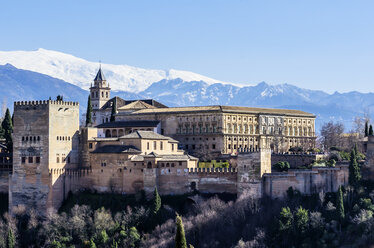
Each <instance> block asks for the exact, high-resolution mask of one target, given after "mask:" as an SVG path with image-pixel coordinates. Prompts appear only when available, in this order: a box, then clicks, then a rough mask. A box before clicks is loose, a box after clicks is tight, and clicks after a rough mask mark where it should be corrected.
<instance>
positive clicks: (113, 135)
mask: <svg viewBox="0 0 374 248" xmlns="http://www.w3.org/2000/svg"><path fill="white" fill-rule="evenodd" d="M112 137H117V130H116V129H114V130H113V131H112Z"/></svg>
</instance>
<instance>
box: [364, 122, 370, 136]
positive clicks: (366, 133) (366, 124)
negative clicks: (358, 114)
mask: <svg viewBox="0 0 374 248" xmlns="http://www.w3.org/2000/svg"><path fill="white" fill-rule="evenodd" d="M368 135H369V123H368V121H366V122H365V137H367V136H368Z"/></svg>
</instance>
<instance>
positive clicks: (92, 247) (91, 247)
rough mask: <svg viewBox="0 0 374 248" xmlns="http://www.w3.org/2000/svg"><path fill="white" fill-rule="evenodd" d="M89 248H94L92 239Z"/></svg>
mask: <svg viewBox="0 0 374 248" xmlns="http://www.w3.org/2000/svg"><path fill="white" fill-rule="evenodd" d="M90 248H96V244H95V242H94V241H93V240H92V239H91V240H90Z"/></svg>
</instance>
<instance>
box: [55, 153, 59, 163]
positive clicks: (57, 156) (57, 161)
mask: <svg viewBox="0 0 374 248" xmlns="http://www.w3.org/2000/svg"><path fill="white" fill-rule="evenodd" d="M56 163H60V155H59V154H56Z"/></svg>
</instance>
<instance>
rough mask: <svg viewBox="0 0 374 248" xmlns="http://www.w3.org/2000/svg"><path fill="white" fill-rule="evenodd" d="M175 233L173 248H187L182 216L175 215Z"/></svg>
mask: <svg viewBox="0 0 374 248" xmlns="http://www.w3.org/2000/svg"><path fill="white" fill-rule="evenodd" d="M176 223H177V233H176V234H175V248H187V241H186V236H185V234H184V227H183V222H182V218H181V217H180V216H179V215H177V218H176Z"/></svg>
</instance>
